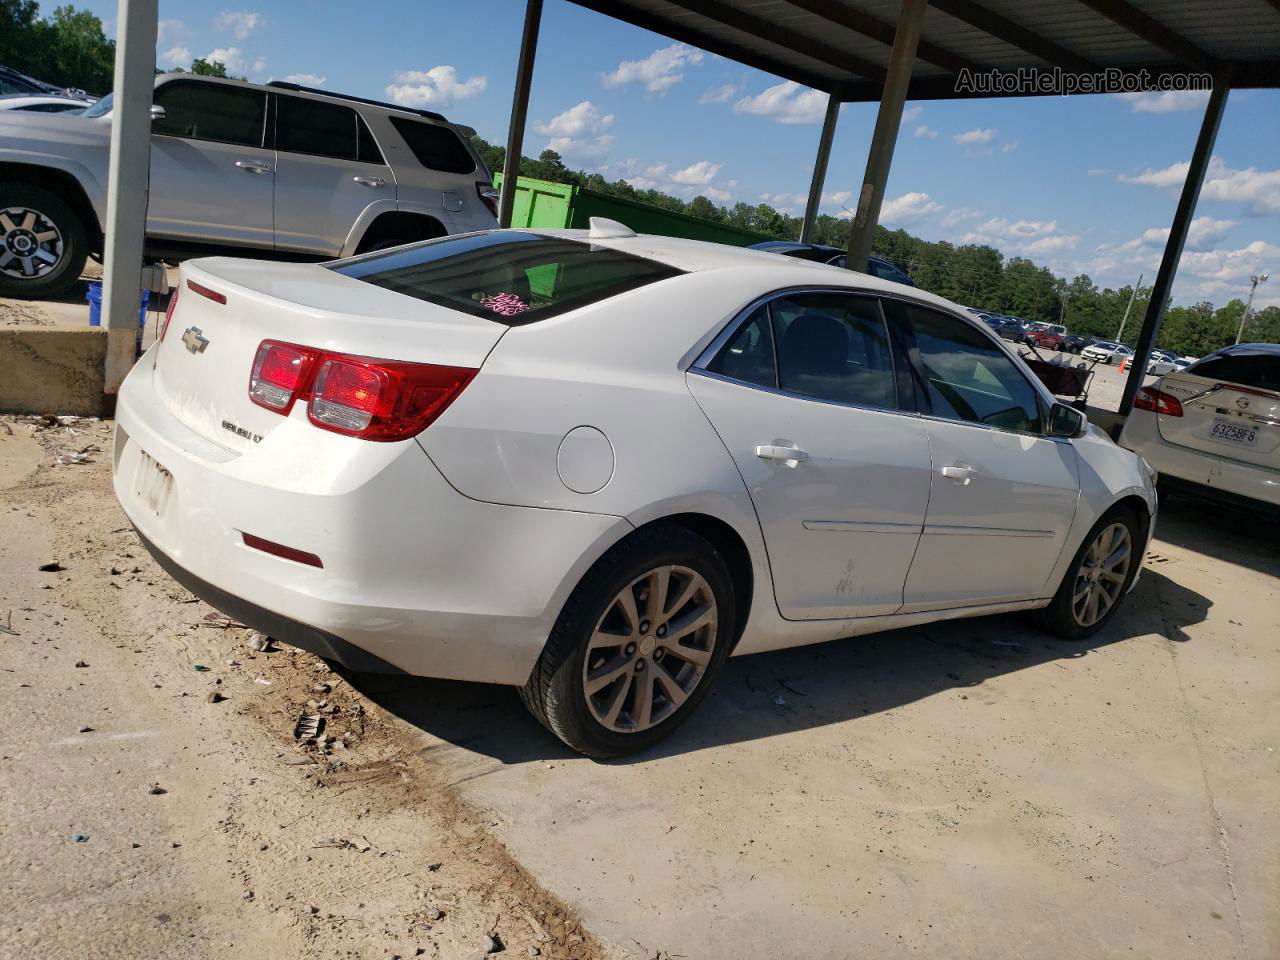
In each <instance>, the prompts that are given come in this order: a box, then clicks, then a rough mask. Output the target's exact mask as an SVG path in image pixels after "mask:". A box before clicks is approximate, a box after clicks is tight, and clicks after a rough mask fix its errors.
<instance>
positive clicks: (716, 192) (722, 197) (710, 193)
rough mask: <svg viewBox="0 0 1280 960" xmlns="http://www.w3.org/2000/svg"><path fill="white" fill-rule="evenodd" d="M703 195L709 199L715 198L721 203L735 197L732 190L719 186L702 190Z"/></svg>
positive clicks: (725, 202)
mask: <svg viewBox="0 0 1280 960" xmlns="http://www.w3.org/2000/svg"><path fill="white" fill-rule="evenodd" d="M702 195H703V196H704V197H706V198H707V199H708V200H714V201H715V202H716V203H718V204H721V205H724V204H727V203H728V202H729V201H731V200H732V199H733V193H732V192H731V191H730V190H721V189H720V188H719V187H707V188H706V189H705V190H703V191H702Z"/></svg>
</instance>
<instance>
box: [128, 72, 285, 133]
mask: <svg viewBox="0 0 1280 960" xmlns="http://www.w3.org/2000/svg"><path fill="white" fill-rule="evenodd" d="M154 102H155V103H156V104H157V105H159V106H161V107H164V113H165V115H164V116H163V117H160V118H157V119H156V120H154V121H152V123H151V132H152V133H154V134H160V135H162V136H168V137H182V138H183V139H185V140H211V141H214V142H216V143H233V144H237V145H239V146H242V147H261V146H262V138H263V133H264V129H265V126H266V123H265V121H266V114H267V95H266V94H265V93H263V92H261V91H259V90H247V89H244V88H241V87H233V86H227V85H224V84H221V83H196V82H191V81H181V80H179V81H177V82H174V83H166V84H165V85H164V86H162V87H160V88H159V89H157V90H156V92H155V100H154Z"/></svg>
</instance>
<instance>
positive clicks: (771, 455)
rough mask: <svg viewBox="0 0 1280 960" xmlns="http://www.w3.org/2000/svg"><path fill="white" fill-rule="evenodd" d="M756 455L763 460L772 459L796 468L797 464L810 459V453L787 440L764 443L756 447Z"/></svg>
mask: <svg viewBox="0 0 1280 960" xmlns="http://www.w3.org/2000/svg"><path fill="white" fill-rule="evenodd" d="M756 456H757V457H759V458H760V459H761V460H772V461H774V462H775V463H781V464H782V465H783V466H786V467H792V468H795V467H796V465H797V464H800V463H803V462H804V461H805V460H808V459H809V454H807V453H805V451H803V450H801V449H800V448H799V447H797V446H795V445H794V444H791V443H788V442H787V441H786V440H775V441H773V443H762V444H760V445H759V446H758V447H756Z"/></svg>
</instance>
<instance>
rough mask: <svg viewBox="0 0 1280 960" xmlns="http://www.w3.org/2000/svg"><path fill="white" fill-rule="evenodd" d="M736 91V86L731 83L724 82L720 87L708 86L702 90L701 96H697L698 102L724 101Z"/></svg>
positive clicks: (730, 97)
mask: <svg viewBox="0 0 1280 960" xmlns="http://www.w3.org/2000/svg"><path fill="white" fill-rule="evenodd" d="M737 92H738V88H737V87H736V86H734V85H733V84H732V83H726V84H725V85H724V86H722V87H708V88H707V89H706V90H703V91H702V96H700V97H699V98H698V102H699V103H725V102H727V101H729V100H730V99H732V98H733V95H734V94H735V93H737Z"/></svg>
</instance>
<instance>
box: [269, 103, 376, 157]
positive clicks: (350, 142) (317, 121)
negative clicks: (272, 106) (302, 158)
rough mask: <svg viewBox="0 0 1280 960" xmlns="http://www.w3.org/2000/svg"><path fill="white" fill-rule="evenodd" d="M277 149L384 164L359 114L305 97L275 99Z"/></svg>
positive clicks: (339, 106)
mask: <svg viewBox="0 0 1280 960" xmlns="http://www.w3.org/2000/svg"><path fill="white" fill-rule="evenodd" d="M276 106H277V112H276V149H277V150H284V151H288V152H290V153H307V154H311V155H312V156H316V157H332V158H334V159H336V160H360V161H362V162H366V163H379V164H380V163H384V162H385V161H384V160H383V159H382V153H381V151H379V150H378V145H377V144H376V143H375V142H374V140H373V136H372V135H371V134H370V133H369V130H368V128H367V127H365V123H364V121H363V120H362V119H361V118H360V114H358V113H356V112H355V111H354V110H352V109H351V108H350V107H344V106H341V105H339V104H336V103H325V102H324V101H322V100H308V99H306V98H305V97H286V96H279V95H277V98H276Z"/></svg>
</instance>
